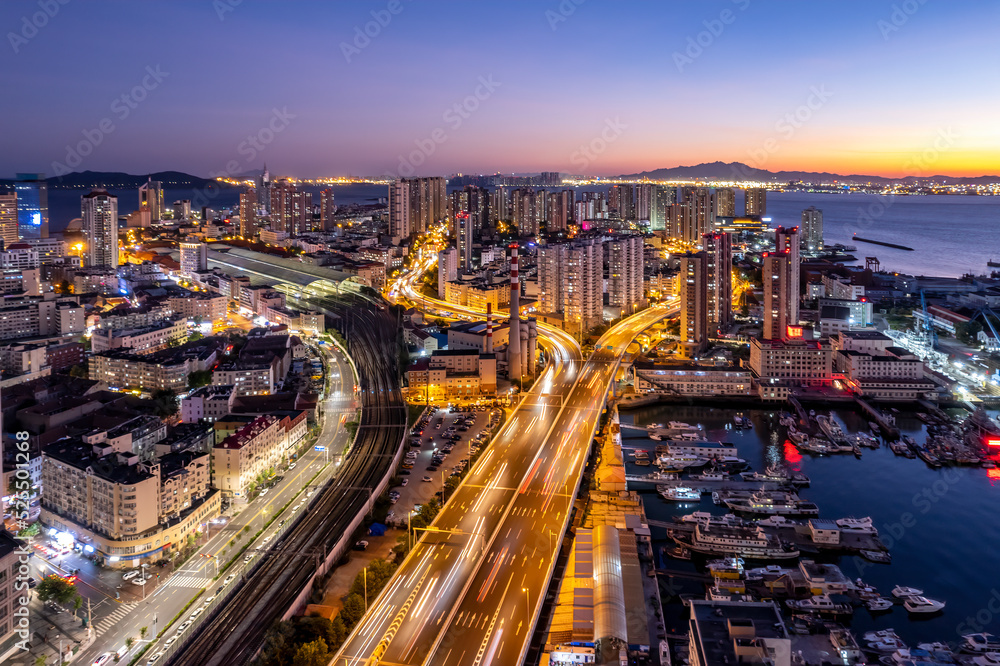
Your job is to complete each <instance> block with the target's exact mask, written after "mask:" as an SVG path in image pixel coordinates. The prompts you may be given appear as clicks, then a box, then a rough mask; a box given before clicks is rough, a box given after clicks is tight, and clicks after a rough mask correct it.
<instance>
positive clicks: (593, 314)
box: [537, 239, 604, 335]
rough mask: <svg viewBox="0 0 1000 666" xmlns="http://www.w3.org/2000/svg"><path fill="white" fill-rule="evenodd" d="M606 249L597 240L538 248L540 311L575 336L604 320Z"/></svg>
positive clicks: (554, 244) (550, 244)
mask: <svg viewBox="0 0 1000 666" xmlns="http://www.w3.org/2000/svg"><path fill="white" fill-rule="evenodd" d="M603 250H604V248H603V245H602V244H601V243H600V242H598V241H597V240H594V239H587V240H578V241H571V242H562V243H547V244H544V245H539V246H538V262H537V263H538V289H539V298H538V301H539V310H540V311H542V312H550V313H556V314H562V316H563V328H565V329H566V330H567V331H569V332H570V333H573V334H574V335H575V334H577V333H579V332H580V330H581V328H582V330H583V331H584V332H585V331H587V330H589V329H591V328H593V327H594V326H597V325H599V324H600V323H601V322H602V321H603V319H604V252H603Z"/></svg>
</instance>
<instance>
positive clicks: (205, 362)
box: [90, 338, 217, 393]
mask: <svg viewBox="0 0 1000 666" xmlns="http://www.w3.org/2000/svg"><path fill="white" fill-rule="evenodd" d="M216 354H217V346H216V342H215V340H214V339H211V338H206V339H204V340H198V341H196V342H192V343H187V344H185V345H183V346H181V347H175V348H171V349H164V350H162V351H159V352H155V353H153V354H147V355H144V356H140V355H138V354H132V353H130V352H128V351H109V352H103V353H100V354H93V355H91V357H90V378H91V379H94V380H97V381H99V382H102V383H104V384H105V385H106V386H108V387H112V388H137V389H143V390H146V391H150V392H152V391H157V390H171V391H174V392H176V393H181V392H183V391H184V390H185V389H187V383H188V375H190V374H191V373H192V372H197V371H203V370H210V369H211V368H212V367H213V366H214V365H215V360H216ZM213 379H214V378H213Z"/></svg>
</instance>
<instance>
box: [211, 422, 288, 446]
mask: <svg viewBox="0 0 1000 666" xmlns="http://www.w3.org/2000/svg"><path fill="white" fill-rule="evenodd" d="M277 422H278V417H276V416H272V415H270V414H264V415H263V416H258V417H257V418H255V419H254V420H253V421H251V422H250V423H248V424H247V425H245V426H243V428H242V429H240V430H238V431H237V432H234V433H233V434H232V435H230V436H229V437H226V438H225V439H224V440H222V441H221V442H219V443H218V444H216V445H215V448H217V449H242V448H243V447H244V446H246V445H247V444H249V443H250V441H251V440H252V439H253V438H254V437H257V436H258V435H260V433H262V432H264V431H265V430H267V429H268V428H269V427H271V426H272V425H274V424H275V423H277Z"/></svg>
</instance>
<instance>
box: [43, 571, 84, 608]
mask: <svg viewBox="0 0 1000 666" xmlns="http://www.w3.org/2000/svg"><path fill="white" fill-rule="evenodd" d="M35 594H37V595H38V598H39V599H40V600H41V601H56V602H58V603H60V604H69V603H71V602H72V601H73V600H74V599H75V598H76V597H77V596H79V594H80V593H79V592H77V591H76V585H74V584H73V582H72V581H70V580H69V579H68V578H63V577H62V576H59V575H56V574H51V575H49V576H46V577H45V578H43V579H42V581H41V582H40V583H39V584H38V587H36V588H35Z"/></svg>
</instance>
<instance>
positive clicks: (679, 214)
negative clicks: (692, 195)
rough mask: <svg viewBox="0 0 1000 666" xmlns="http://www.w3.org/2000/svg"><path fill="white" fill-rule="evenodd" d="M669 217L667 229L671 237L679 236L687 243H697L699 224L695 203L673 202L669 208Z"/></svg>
mask: <svg viewBox="0 0 1000 666" xmlns="http://www.w3.org/2000/svg"><path fill="white" fill-rule="evenodd" d="M667 218H668V224H667V229H668V230H669V235H670V237H671V238H679V239H681V240H682V241H684V242H686V243H695V242H696V241H697V240H698V238H699V234H698V225H697V224H696V223H695V219H694V205H693V204H689V203H675V204H671V205H670V206H669V207H668V210H667Z"/></svg>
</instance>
